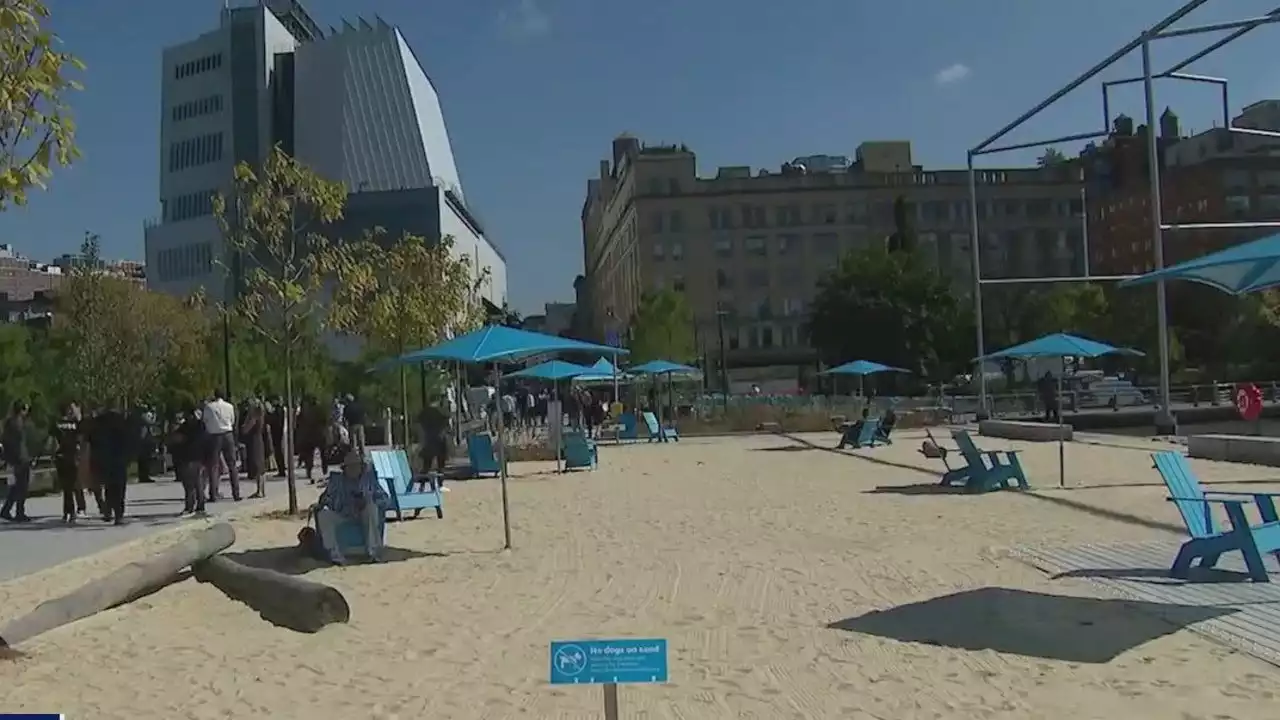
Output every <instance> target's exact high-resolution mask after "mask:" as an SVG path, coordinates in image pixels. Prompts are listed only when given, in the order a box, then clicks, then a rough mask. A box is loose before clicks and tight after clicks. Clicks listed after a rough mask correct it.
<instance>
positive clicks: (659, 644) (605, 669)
mask: <svg viewBox="0 0 1280 720" xmlns="http://www.w3.org/2000/svg"><path fill="white" fill-rule="evenodd" d="M666 681H667V641H666V640H659V639H646V640H635V639H631V638H626V639H621V640H564V641H560V640H558V641H555V642H552V643H551V684H552V685H592V684H596V685H599V684H602V683H661V682H666Z"/></svg>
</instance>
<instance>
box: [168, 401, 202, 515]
mask: <svg viewBox="0 0 1280 720" xmlns="http://www.w3.org/2000/svg"><path fill="white" fill-rule="evenodd" d="M206 443H207V441H206V439H205V428H204V421H203V420H201V419H200V418H199V416H197V415H196V409H195V408H194V407H187V408H184V409H183V412H182V414H181V415H180V416H179V417H178V425H177V427H175V428H174V429H173V432H171V433H169V454H170V455H172V456H173V469H174V474H175V475H177V478H178V482H180V483H182V495H183V501H182V515H183V516H184V517H189V516H191V515H204V514H205V492H206V490H205V487H204V455H205V453H204V449H205V445H206Z"/></svg>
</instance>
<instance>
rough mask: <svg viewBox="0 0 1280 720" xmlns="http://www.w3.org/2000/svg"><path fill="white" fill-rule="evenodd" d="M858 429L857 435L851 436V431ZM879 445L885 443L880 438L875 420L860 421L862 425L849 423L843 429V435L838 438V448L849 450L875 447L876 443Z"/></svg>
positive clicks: (877, 423) (878, 427)
mask: <svg viewBox="0 0 1280 720" xmlns="http://www.w3.org/2000/svg"><path fill="white" fill-rule="evenodd" d="M855 427H856V428H858V435H857V436H856V437H855V436H854V435H853V429H854V428H855ZM877 442H878V443H880V444H881V445H883V444H885V441H884V440H882V439H881V438H880V421H879V420H878V419H876V418H867V419H866V420H863V421H862V425H861V426H859V425H858V424H857V423H851V424H850V425H848V426H847V427H845V429H844V433H843V434H842V435H841V436H840V445H839V447H841V448H843V447H851V448H855V449H856V448H870V447H875V446H876V443H877Z"/></svg>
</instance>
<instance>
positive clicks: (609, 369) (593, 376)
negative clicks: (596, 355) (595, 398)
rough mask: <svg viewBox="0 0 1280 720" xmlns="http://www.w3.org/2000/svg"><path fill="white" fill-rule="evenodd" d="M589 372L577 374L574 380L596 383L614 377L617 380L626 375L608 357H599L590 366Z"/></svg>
mask: <svg viewBox="0 0 1280 720" xmlns="http://www.w3.org/2000/svg"><path fill="white" fill-rule="evenodd" d="M590 370H591V372H589V373H587V374H585V375H579V376H577V377H576V378H574V379H575V380H578V381H580V382H590V383H598V382H604V381H605V380H608V381H613V379H614V378H617V379H619V380H621V379H623V378H625V377H627V374H626V373H625V372H623V371H621V370H619V369H618V366H616V365H614V364H613V363H611V362H609V359H608V358H600V359H599V360H597V361H595V363H593V364H592V365H591V367H590Z"/></svg>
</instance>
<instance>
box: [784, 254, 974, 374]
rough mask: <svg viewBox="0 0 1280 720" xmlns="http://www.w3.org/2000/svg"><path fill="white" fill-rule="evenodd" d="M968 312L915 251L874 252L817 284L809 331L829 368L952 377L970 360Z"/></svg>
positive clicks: (850, 258)
mask: <svg viewBox="0 0 1280 720" xmlns="http://www.w3.org/2000/svg"><path fill="white" fill-rule="evenodd" d="M969 315H970V313H968V312H967V308H963V307H961V304H960V301H959V300H958V299H957V298H956V296H955V294H954V293H953V292H952V289H951V286H950V285H949V284H948V283H947V281H946V280H944V279H943V278H942V277H940V276H939V275H938V273H937V272H936V271H935V270H934V269H933V268H931V267H929V266H928V265H926V264H925V263H924V262H923V261H922V260H921V259H920V258H919V257H917V256H916V254H915V253H910V252H893V253H891V252H886V251H885V250H883V249H880V248H871V249H868V250H865V251H862V252H854V253H849V254H847V255H845V256H844V257H843V258H841V260H840V264H839V266H837V268H836V269H835V270H834V271H833V272H831V273H830V274H829V275H828V276H827V277H825V278H823V279H822V280H821V281H819V283H818V291H817V294H816V295H815V296H814V300H813V304H812V313H811V315H810V319H809V323H808V331H809V337H810V339H811V341H812V343H813V345H814V347H815V348H816V349H817V351H818V353H819V355H820V356H821V358H822V360H823V361H824V362H826V363H828V364H836V363H841V362H846V361H849V360H872V361H875V362H882V363H885V364H887V365H894V366H898V367H903V368H909V369H912V370H915V371H917V372H919V373H920V374H921V375H924V376H926V377H950V376H951V375H952V374H954V373H955V372H958V371H959V370H962V369H964V368H965V367H966V366H968V364H969V362H970V360H971V359H972V357H973V347H972V345H973V343H972V340H971V338H972V337H973V335H972V332H971V329H972V323H971V322H970V321H969V320H967V319H966V318H967V316H969Z"/></svg>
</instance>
